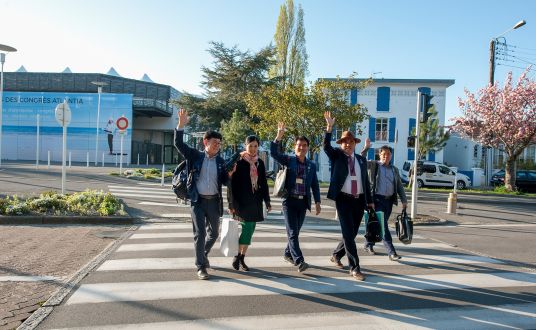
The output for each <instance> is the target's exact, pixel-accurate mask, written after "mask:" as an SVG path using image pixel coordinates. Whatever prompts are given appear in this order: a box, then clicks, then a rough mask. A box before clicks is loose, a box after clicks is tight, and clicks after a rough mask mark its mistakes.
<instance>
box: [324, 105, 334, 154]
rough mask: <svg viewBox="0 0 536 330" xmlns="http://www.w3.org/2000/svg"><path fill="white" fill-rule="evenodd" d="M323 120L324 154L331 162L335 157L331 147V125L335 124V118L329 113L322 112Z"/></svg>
mask: <svg viewBox="0 0 536 330" xmlns="http://www.w3.org/2000/svg"><path fill="white" fill-rule="evenodd" d="M324 118H325V119H326V132H325V133H324V152H325V153H326V155H327V156H328V158H329V159H330V160H333V159H334V158H335V156H336V151H335V148H333V146H331V131H332V130H333V124H335V118H334V117H331V112H330V111H326V112H324Z"/></svg>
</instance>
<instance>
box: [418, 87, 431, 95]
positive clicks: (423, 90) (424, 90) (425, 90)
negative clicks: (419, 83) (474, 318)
mask: <svg viewBox="0 0 536 330" xmlns="http://www.w3.org/2000/svg"><path fill="white" fill-rule="evenodd" d="M419 92H421V93H422V94H426V95H431V94H432V90H431V89H430V87H419Z"/></svg>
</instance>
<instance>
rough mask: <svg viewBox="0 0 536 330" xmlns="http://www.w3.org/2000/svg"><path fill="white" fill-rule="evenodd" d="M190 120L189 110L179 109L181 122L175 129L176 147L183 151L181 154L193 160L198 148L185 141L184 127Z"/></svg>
mask: <svg viewBox="0 0 536 330" xmlns="http://www.w3.org/2000/svg"><path fill="white" fill-rule="evenodd" d="M189 121H190V119H189V117H188V112H187V111H186V110H184V109H180V110H179V122H178V124H177V128H176V129H175V148H177V150H178V151H179V152H180V153H181V155H182V156H183V157H184V158H186V159H188V160H191V159H192V158H193V157H194V155H195V154H196V152H197V150H196V149H194V148H191V147H189V146H188V145H187V144H186V143H184V127H185V126H186V124H188V122H189Z"/></svg>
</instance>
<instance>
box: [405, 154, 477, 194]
mask: <svg viewBox="0 0 536 330" xmlns="http://www.w3.org/2000/svg"><path fill="white" fill-rule="evenodd" d="M412 164H413V162H404V165H403V166H402V171H401V172H402V173H401V177H402V178H403V180H405V181H409V175H410V174H409V173H410V171H411V167H412ZM454 180H456V188H458V189H465V188H467V187H469V186H470V185H471V179H470V178H469V177H468V176H467V175H465V174H462V173H456V172H455V171H454V170H453V169H451V168H449V167H447V166H446V165H445V164H441V163H436V162H431V161H419V162H418V163H417V186H418V187H419V188H422V187H449V188H453V187H454Z"/></svg>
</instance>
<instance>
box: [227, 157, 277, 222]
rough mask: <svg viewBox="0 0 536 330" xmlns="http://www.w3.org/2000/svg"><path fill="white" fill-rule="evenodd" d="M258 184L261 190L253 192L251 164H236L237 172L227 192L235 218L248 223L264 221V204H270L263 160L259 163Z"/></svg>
mask: <svg viewBox="0 0 536 330" xmlns="http://www.w3.org/2000/svg"><path fill="white" fill-rule="evenodd" d="M257 173H258V175H259V177H258V179H257V183H258V185H259V188H258V189H257V191H255V192H253V191H252V189H251V177H250V175H249V163H248V162H247V161H245V160H243V159H240V160H239V161H238V162H237V163H236V171H235V172H234V173H233V176H232V178H231V183H230V185H229V187H228V190H227V200H228V201H229V208H230V209H234V210H235V211H236V214H235V218H236V219H237V220H240V221H246V222H259V221H263V220H264V214H263V206H262V202H263V201H264V202H265V203H266V206H267V207H269V206H271V204H270V194H269V191H268V182H267V181H266V168H265V167H264V162H263V161H262V159H259V160H258V161H257Z"/></svg>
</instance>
